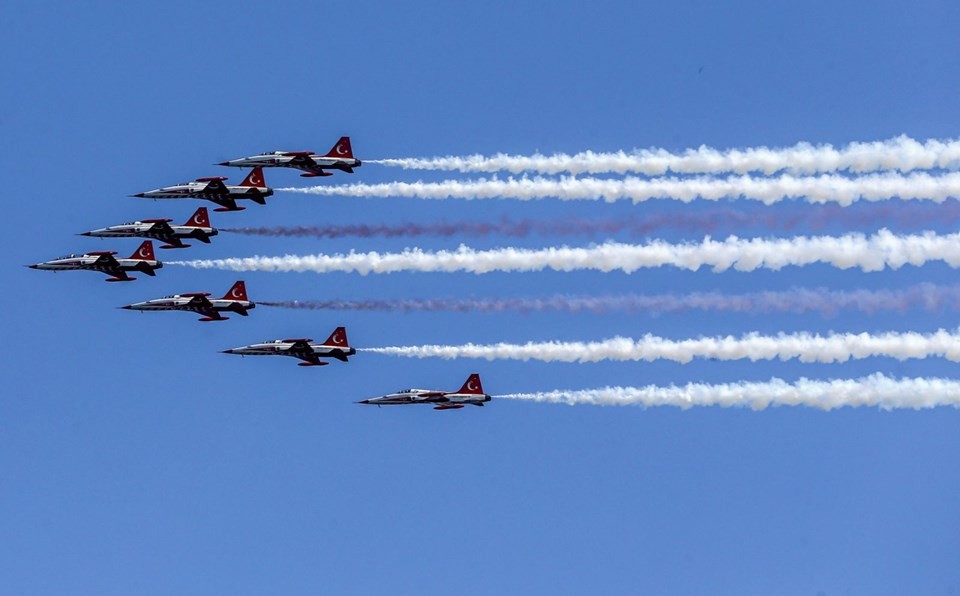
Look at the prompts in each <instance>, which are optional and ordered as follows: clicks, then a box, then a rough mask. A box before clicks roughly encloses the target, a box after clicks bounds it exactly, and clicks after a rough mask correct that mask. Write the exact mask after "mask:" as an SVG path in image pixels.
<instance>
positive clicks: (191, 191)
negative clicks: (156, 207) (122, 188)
mask: <svg viewBox="0 0 960 596" xmlns="http://www.w3.org/2000/svg"><path fill="white" fill-rule="evenodd" d="M224 180H226V178H225V177H224V176H213V177H211V178H197V180H196V181H195V182H183V183H181V184H174V185H173V186H164V187H163V188H157V189H154V190H148V191H147V192H140V193H137V194H135V195H130V196H132V197H140V198H141V199H206V200H208V201H213V202H214V203H216V204H217V205H220V207H219V208H217V209H214V211H243V210H244V209H246V207H238V206H237V199H250V200H251V201H253V202H254V203H257V204H260V205H266V204H267V199H266V198H267V197H269V196H270V195H272V194H273V189H272V188H270V187H268V186H266V183H265V182H264V180H263V169H261V168H259V167H257V168H253V169H252V170H250V173H249V174H247V177H246V178H244V179H243V182H241V183H240V185H239V186H231V185H227V184H224V183H223V181H224Z"/></svg>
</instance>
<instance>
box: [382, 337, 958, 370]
mask: <svg viewBox="0 0 960 596" xmlns="http://www.w3.org/2000/svg"><path fill="white" fill-rule="evenodd" d="M363 350H364V351H366V352H373V353H377V354H385V355H389V356H403V357H406V358H442V359H444V360H454V359H458V358H481V359H485V360H522V361H528V360H537V361H541V362H576V363H585V362H605V361H643V362H652V361H654V360H670V361H673V362H679V363H681V364H687V363H689V362H691V361H692V360H693V359H695V358H710V359H713V360H723V361H727V360H750V361H754V362H755V361H758V360H781V361H786V360H794V359H796V360H799V361H800V362H806V363H812V362H816V363H826V364H829V363H837V362H847V361H848V360H861V359H863V358H872V357H878V356H883V357H887V358H895V359H897V360H909V359H923V358H930V357H940V358H945V359H947V360H950V361H952V362H960V333H958V332H949V331H945V330H943V329H940V330H938V331H936V332H934V333H926V334H924V333H915V332H905V333H896V332H890V333H881V334H870V333H831V334H828V335H819V334H811V333H793V334H788V333H780V334H778V335H760V334H758V333H748V334H746V335H741V336H740V337H734V336H732V335H728V336H722V337H699V338H696V339H684V340H672V339H667V338H664V337H658V336H655V335H649V334H648V335H645V336H643V337H642V338H640V339H631V338H627V337H614V338H612V339H606V340H602V341H594V342H558V341H548V342H527V343H525V344H510V343H498V344H489V345H479V344H464V345H459V346H448V345H422V346H387V347H382V348H363Z"/></svg>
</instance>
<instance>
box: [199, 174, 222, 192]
mask: <svg viewBox="0 0 960 596" xmlns="http://www.w3.org/2000/svg"><path fill="white" fill-rule="evenodd" d="M197 182H206V183H207V185H206V186H204V187H203V190H201V191H200V192H202V193H203V194H205V195H228V194H230V191H229V190H227V186H226V185H225V184H224V183H223V178H220V177H217V178H197Z"/></svg>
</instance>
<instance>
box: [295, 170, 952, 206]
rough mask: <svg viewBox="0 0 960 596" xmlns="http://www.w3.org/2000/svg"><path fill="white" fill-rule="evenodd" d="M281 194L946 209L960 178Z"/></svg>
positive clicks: (533, 181) (536, 181)
mask: <svg viewBox="0 0 960 596" xmlns="http://www.w3.org/2000/svg"><path fill="white" fill-rule="evenodd" d="M277 190H278V191H285V192H296V193H303V194H315V195H324V196H344V197H366V198H371V197H406V198H418V199H517V200H522V201H531V200H539V199H546V198H555V199H559V200H561V201H606V202H608V203H612V202H615V201H622V200H631V201H633V202H634V203H641V202H644V201H650V200H675V201H682V202H684V203H690V202H692V201H695V200H697V199H703V200H707V201H719V200H723V199H736V198H742V199H748V200H752V201H760V202H763V203H764V204H767V205H771V204H773V203H778V202H780V201H784V200H791V199H803V200H805V201H807V202H808V203H837V204H839V205H843V206H849V205H851V204H853V203H855V202H856V201H887V200H890V199H896V198H898V199H915V200H924V201H936V202H938V203H939V202H943V201H945V200H946V199H948V198H950V197H955V196H958V195H960V173H957V172H951V173H948V174H944V175H940V176H931V175H930V174H926V173H915V174H909V175H902V174H894V173H883V174H871V175H867V176H861V177H858V178H850V177H847V176H841V175H831V174H824V175H822V176H816V177H796V176H791V175H783V176H779V177H776V178H753V177H750V176H732V177H729V178H712V177H699V178H676V177H668V178H653V179H646V178H636V177H627V178H612V179H611V178H572V177H565V178H559V179H554V178H542V177H534V178H527V177H523V178H507V179H505V180H501V179H499V178H496V177H494V178H490V179H485V178H481V179H478V180H466V181H461V180H445V181H442V182H422V181H421V182H388V183H383V184H344V185H340V186H312V187H307V188H293V187H288V188H278V189H277Z"/></svg>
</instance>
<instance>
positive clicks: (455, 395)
mask: <svg viewBox="0 0 960 596" xmlns="http://www.w3.org/2000/svg"><path fill="white" fill-rule="evenodd" d="M488 401H490V396H489V395H487V394H486V393H484V392H483V386H482V385H481V384H480V375H478V374H476V373H474V374H472V375H470V377H469V378H468V379H467V382H466V383H464V384H463V387H461V388H460V390H459V391H432V390H430V389H401V390H400V391H397V392H396V393H391V394H389V395H384V396H383V397H373V398H370V399H365V400H362V401H358V402H357V403H358V404H372V405H377V406H392V405H406V404H433V409H434V410H458V409H460V408H462V407H463V406H464V405H465V404H470V405H471V406H482V405H483V404H484V403H486V402H488Z"/></svg>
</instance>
